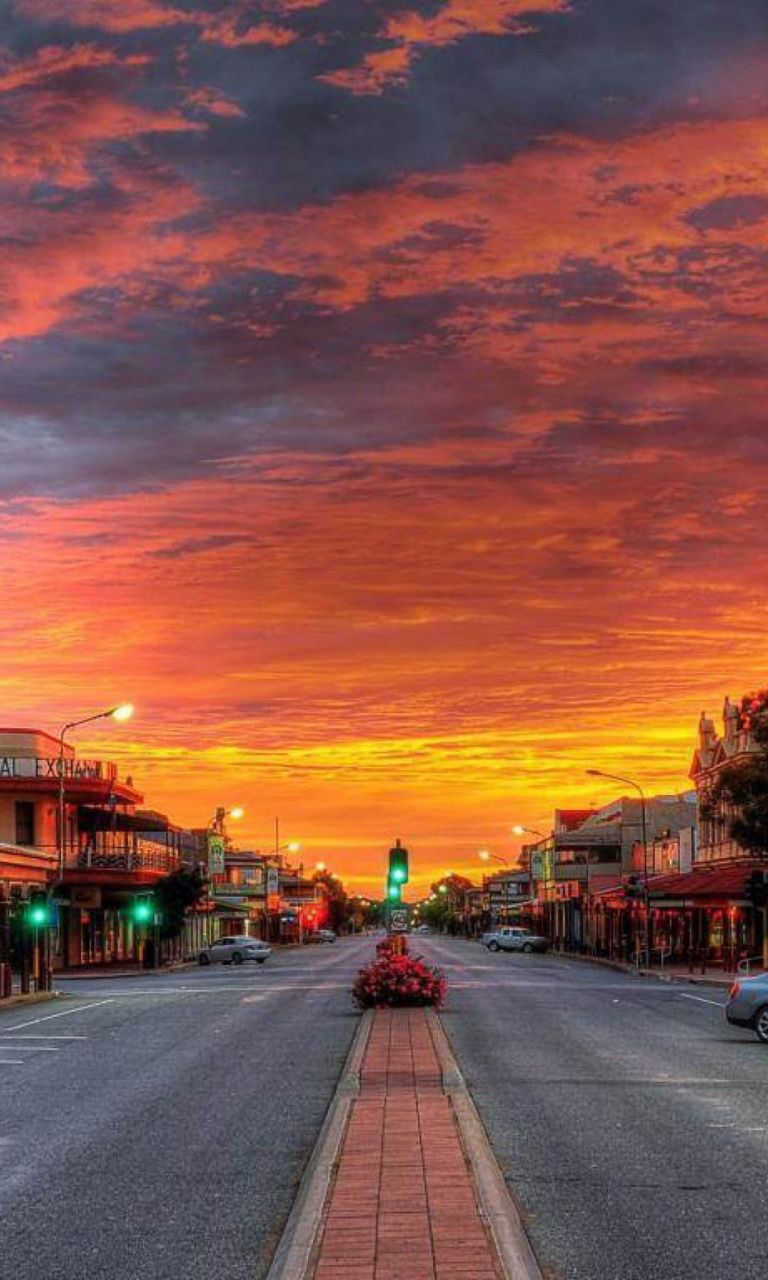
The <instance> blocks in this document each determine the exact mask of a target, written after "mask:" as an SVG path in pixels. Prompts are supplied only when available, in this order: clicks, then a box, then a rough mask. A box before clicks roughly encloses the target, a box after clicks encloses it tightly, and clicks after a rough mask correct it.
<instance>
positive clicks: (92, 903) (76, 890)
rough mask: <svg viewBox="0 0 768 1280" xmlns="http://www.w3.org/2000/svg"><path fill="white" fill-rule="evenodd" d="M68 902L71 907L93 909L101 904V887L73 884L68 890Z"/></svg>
mask: <svg viewBox="0 0 768 1280" xmlns="http://www.w3.org/2000/svg"><path fill="white" fill-rule="evenodd" d="M69 903H70V905H71V906H73V907H82V908H83V909H84V910H86V911H95V910H97V909H98V908H99V907H100V906H101V889H98V888H96V887H95V886H94V887H92V886H87V885H75V884H73V885H72V888H71V889H70V891H69Z"/></svg>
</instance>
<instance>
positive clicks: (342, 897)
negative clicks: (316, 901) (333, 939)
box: [312, 871, 349, 933]
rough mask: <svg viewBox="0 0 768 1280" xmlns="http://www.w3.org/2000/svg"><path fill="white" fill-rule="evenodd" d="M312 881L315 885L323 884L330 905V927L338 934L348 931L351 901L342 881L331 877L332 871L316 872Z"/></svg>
mask: <svg viewBox="0 0 768 1280" xmlns="http://www.w3.org/2000/svg"><path fill="white" fill-rule="evenodd" d="M312 879H313V880H314V882H315V884H321V885H322V886H323V889H324V890H325V897H326V902H327V904H328V927H329V928H331V929H333V930H334V931H335V932H336V933H338V931H339V930H340V929H342V930H346V927H347V919H348V917H349V900H348V898H347V891H346V889H345V888H344V885H343V884H342V883H341V880H338V879H337V878H336V877H335V876H333V875H331V873H330V871H316V872H315V874H314V876H313V877H312Z"/></svg>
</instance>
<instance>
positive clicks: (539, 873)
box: [531, 849, 553, 880]
mask: <svg viewBox="0 0 768 1280" xmlns="http://www.w3.org/2000/svg"><path fill="white" fill-rule="evenodd" d="M531 876H532V878H533V879H534V880H551V879H552V878H553V877H552V850H551V849H545V850H544V851H543V852H542V853H534V854H532V856H531Z"/></svg>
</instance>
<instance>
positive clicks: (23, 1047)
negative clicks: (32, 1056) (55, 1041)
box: [3, 1044, 61, 1053]
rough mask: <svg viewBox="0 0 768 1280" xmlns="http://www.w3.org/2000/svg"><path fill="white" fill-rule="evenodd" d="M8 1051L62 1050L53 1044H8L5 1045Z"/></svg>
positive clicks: (49, 1051) (45, 1051) (40, 1051)
mask: <svg viewBox="0 0 768 1280" xmlns="http://www.w3.org/2000/svg"><path fill="white" fill-rule="evenodd" d="M3 1048H4V1049H7V1051H8V1053H60V1052H61V1050H60V1049H59V1048H58V1047H57V1046H56V1045H52V1044H7V1045H4V1046H3Z"/></svg>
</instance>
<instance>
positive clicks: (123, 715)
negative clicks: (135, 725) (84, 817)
mask: <svg viewBox="0 0 768 1280" xmlns="http://www.w3.org/2000/svg"><path fill="white" fill-rule="evenodd" d="M132 715H133V705H132V704H131V703H130V702H124V703H121V704H120V705H119V706H117V707H110V709H109V710H108V711H97V712H96V714H95V715H92V716H83V718H82V720H70V721H69V722H68V723H67V724H65V725H64V726H63V728H62V730H61V733H60V734H59V829H58V832H57V835H58V851H57V852H58V877H57V878H58V880H59V881H61V880H62V879H63V878H64V861H65V844H66V841H65V831H64V808H65V789H64V782H65V779H64V749H65V747H66V745H67V744H66V736H67V734H68V733H69V731H70V729H78V728H79V727H80V725H81V724H90V723H91V721H92V720H120V721H125V720H130V718H131V716H132Z"/></svg>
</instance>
